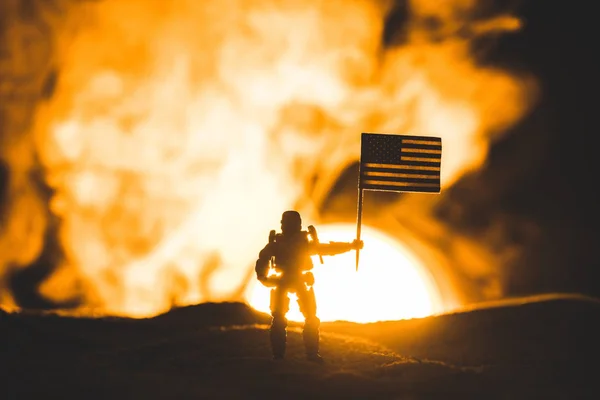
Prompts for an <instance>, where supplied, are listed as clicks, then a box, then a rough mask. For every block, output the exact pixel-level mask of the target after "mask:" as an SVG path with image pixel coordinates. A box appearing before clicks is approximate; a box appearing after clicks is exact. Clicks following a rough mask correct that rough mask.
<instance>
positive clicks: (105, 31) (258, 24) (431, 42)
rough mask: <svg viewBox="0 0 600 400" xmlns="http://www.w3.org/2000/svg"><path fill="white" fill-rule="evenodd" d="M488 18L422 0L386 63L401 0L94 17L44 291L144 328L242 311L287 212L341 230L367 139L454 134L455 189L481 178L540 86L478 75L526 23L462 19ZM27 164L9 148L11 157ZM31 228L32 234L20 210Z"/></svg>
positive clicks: (75, 91) (92, 7)
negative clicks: (232, 306) (215, 308)
mask: <svg viewBox="0 0 600 400" xmlns="http://www.w3.org/2000/svg"><path fill="white" fill-rule="evenodd" d="M434 5H435V6H434ZM474 7H475V2H474V1H465V0H462V1H458V0H455V1H447V2H443V4H442V5H440V4H439V2H437V1H425V0H413V1H411V2H410V10H411V16H410V19H409V21H408V22H407V25H406V29H407V32H408V35H407V38H406V41H405V42H404V43H402V44H398V45H391V46H387V47H385V46H384V45H383V44H382V40H381V37H382V31H383V27H384V22H385V18H386V15H387V14H388V13H389V11H390V7H389V4H388V2H380V1H366V0H353V1H342V0H332V1H327V2H323V1H316V0H315V1H295V0H289V1H283V2H282V1H275V0H260V1H243V0H238V1H236V0H232V1H228V2H198V1H193V0H178V1H171V2H164V1H159V0H127V1H121V0H103V1H98V2H90V3H88V4H86V3H83V4H79V5H74V6H73V7H72V9H70V10H69V12H68V14H66V15H65V16H64V22H63V24H62V28H61V29H60V31H59V32H60V35H59V36H58V37H57V39H56V43H55V44H56V46H55V54H54V58H55V60H56V65H57V68H58V70H59V75H58V76H59V79H58V81H57V85H56V89H55V92H54V95H53V96H52V97H51V98H50V99H49V100H48V101H47V102H45V103H43V104H40V105H39V106H38V108H37V112H36V115H35V126H34V128H33V135H34V136H33V138H34V142H33V143H34V144H33V146H34V148H35V153H36V155H37V156H38V158H39V162H40V163H41V164H42V167H43V170H44V171H45V181H46V183H47V184H48V185H49V186H50V187H51V188H52V189H53V194H52V198H51V200H50V203H49V207H50V211H51V214H52V215H54V216H56V217H57V218H58V220H59V221H60V229H59V233H58V235H59V240H60V244H61V247H62V250H63V251H64V259H63V260H62V262H61V265H60V269H59V272H58V273H55V274H54V275H52V276H51V277H50V278H49V279H48V280H47V281H45V282H44V283H43V284H42V285H41V287H40V291H41V293H42V294H43V295H44V296H46V297H48V298H50V299H54V300H56V299H64V298H69V296H71V297H75V296H80V295H82V294H81V293H80V292H81V291H83V295H82V296H83V303H84V305H86V306H92V307H96V308H98V309H103V310H105V311H106V312H110V313H116V314H125V315H131V316H140V317H141V316H148V315H153V314H156V313H159V312H163V311H165V310H167V309H168V308H169V307H171V306H172V305H174V304H177V305H183V304H191V303H196V302H201V301H218V300H224V299H232V298H240V297H241V296H242V295H243V292H244V288H245V285H246V283H247V279H248V277H249V273H252V265H253V262H254V260H255V258H256V254H257V251H258V250H259V249H260V248H262V246H263V245H264V243H265V240H266V237H267V235H268V232H269V230H270V229H274V228H276V227H277V226H278V225H279V218H280V215H281V212H282V211H283V210H285V209H289V208H296V209H298V210H299V211H300V212H301V213H302V215H303V217H304V218H305V219H307V220H313V221H315V222H317V223H318V222H319V221H320V220H322V218H323V216H321V215H320V214H319V205H320V202H321V201H322V200H323V197H324V196H325V195H326V193H327V192H328V190H329V189H330V188H331V186H332V184H333V182H334V180H335V179H336V177H337V175H338V174H339V172H340V171H341V170H342V169H343V168H344V167H346V166H348V165H350V164H351V163H352V162H354V161H356V160H357V159H358V156H359V154H358V152H359V143H358V142H359V137H360V132H394V133H404V134H414V135H435V136H441V137H442V138H443V141H444V158H443V161H442V163H443V164H442V174H443V175H442V185H443V187H448V186H449V185H451V184H452V183H453V182H455V181H456V180H457V179H458V178H459V177H460V176H461V175H462V174H464V173H465V172H466V171H469V170H472V169H475V168H478V167H479V166H480V165H481V164H482V163H483V162H484V160H485V158H486V152H487V149H488V146H489V143H490V139H491V138H492V137H493V136H494V135H497V134H500V133H502V131H503V130H504V129H505V128H507V127H508V126H510V125H511V124H513V123H514V122H515V121H517V120H518V119H519V118H520V117H521V116H522V115H523V113H524V112H526V111H527V109H528V107H529V105H530V92H531V89H532V87H531V85H530V81H529V80H528V79H525V78H521V77H516V76H512V75H510V74H508V73H507V72H504V71H501V70H496V69H493V68H489V67H482V66H479V65H477V64H476V62H475V61H474V60H473V59H472V57H471V56H470V52H469V49H470V44H471V39H472V38H474V37H477V35H481V34H485V33H486V32H489V31H497V30H512V29H518V27H519V20H518V19H517V18H515V17H512V16H501V18H499V19H491V20H486V21H476V22H472V21H469V20H467V19H466V17H462V18H463V20H460V18H458V17H457V15H466V14H464V13H462V12H461V11H465V10H470V9H473V8H474ZM432 17H435V18H436V20H438V21H439V22H440V32H436V35H437V36H438V38H437V39H436V38H434V37H433V36H432V34H431V29H430V28H428V27H427V24H426V23H424V21H426V20H427V19H428V18H432ZM459 25H460V26H459ZM458 27H465V28H472V29H470V33H471V34H470V35H466V36H465V35H459V34H457V33H456V32H457V28H458ZM439 37H441V38H443V40H440V39H439ZM15 151H18V147H16V146H12V145H6V146H4V149H3V153H2V154H3V159H9V158H8V157H7V154H11V153H14V152H15ZM9 162H11V161H9ZM12 196H14V198H13V202H14V203H15V204H26V203H23V202H27V201H29V202H30V203H31V204H32V207H37V206H35V204H38V203H39V198H40V196H39V195H37V194H35V193H31V192H27V191H20V192H19V191H17V190H14V191H13V193H12ZM27 199H28V200H27ZM36 201H37V202H38V203H35V202H36ZM11 215H12V217H11V218H14V219H15V220H18V219H24V218H29V217H27V216H26V215H27V213H26V212H21V211H20V209H19V207H18V206H15V208H13V211H12V214H11ZM9 226H13V225H9ZM15 229H17V228H15ZM32 232H34V231H32ZM13 233H14V232H13ZM34 233H35V234H36V235H37V236H36V237H37V238H38V239H40V240H41V234H40V233H38V231H35V232H34ZM9 234H12V233H10V232H9V233H8V234H6V235H9ZM6 235H5V236H6ZM38 242H39V240H38ZM2 243H4V244H5V245H6V241H5V240H4V239H3V241H2ZM37 244H39V243H37V242H36V243H32V244H31V247H30V249H31V251H34V252H38V253H39V251H40V250H39V245H37ZM36 246H37V247H36ZM0 253H2V254H7V253H4V252H0ZM29 259H31V257H29ZM73 280H79V281H81V282H83V284H80V285H77V284H74V283H72V282H71V281H73ZM70 282H71V283H70ZM82 287H83V289H82Z"/></svg>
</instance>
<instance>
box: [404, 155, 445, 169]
mask: <svg viewBox="0 0 600 400" xmlns="http://www.w3.org/2000/svg"><path fill="white" fill-rule="evenodd" d="M400 161H403V163H402V164H405V165H411V166H412V165H414V166H422V167H437V168H439V165H440V161H432V160H426V161H423V160H422V159H418V158H417V157H402V159H401V160H400Z"/></svg>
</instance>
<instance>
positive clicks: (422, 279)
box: [248, 224, 442, 323]
mask: <svg viewBox="0 0 600 400" xmlns="http://www.w3.org/2000/svg"><path fill="white" fill-rule="evenodd" d="M354 229H356V228H355V227H354V226H353V225H349V224H336V225H324V226H322V227H320V228H319V237H320V240H321V241H322V242H328V241H350V240H352V237H353V236H354V234H355V233H354V232H353V230H354ZM361 238H362V239H363V240H364V242H365V246H364V249H363V250H361V252H360V264H359V269H358V271H356V270H355V252H354V251H351V252H348V253H344V254H339V255H337V256H331V257H327V256H325V257H323V265H321V264H320V261H319V258H318V257H317V256H314V257H313V263H314V265H315V268H314V270H313V273H314V275H315V282H316V283H315V285H314V290H315V294H316V296H317V315H318V316H319V318H321V320H322V321H336V320H344V321H353V322H363V323H364V322H375V321H386V320H398V319H407V318H415V317H425V316H427V315H431V314H434V313H436V312H439V311H441V308H442V299H441V296H440V293H439V290H438V288H437V286H436V284H435V282H434V280H433V278H432V277H431V276H430V275H429V273H428V271H427V268H426V267H425V266H423V265H422V264H421V263H420V262H419V260H418V259H417V258H416V257H415V256H414V255H413V254H411V252H410V251H409V250H408V249H407V248H405V247H404V246H403V245H402V244H401V243H398V242H397V241H395V240H394V239H392V238H390V237H388V236H386V235H385V234H383V233H381V232H379V231H377V230H375V229H372V228H369V227H363V233H362V235H361ZM269 295H270V289H269V288H266V287H264V286H262V285H261V284H259V283H257V284H255V285H253V286H252V287H251V288H250V290H249V295H248V302H249V304H250V305H251V306H252V307H253V308H255V309H257V310H259V311H262V312H267V313H268V312H269ZM290 298H291V301H290V311H289V313H288V315H287V316H288V319H290V320H292V321H303V320H304V318H303V316H302V314H301V313H300V310H299V309H298V305H297V303H296V298H295V296H294V295H291V296H290Z"/></svg>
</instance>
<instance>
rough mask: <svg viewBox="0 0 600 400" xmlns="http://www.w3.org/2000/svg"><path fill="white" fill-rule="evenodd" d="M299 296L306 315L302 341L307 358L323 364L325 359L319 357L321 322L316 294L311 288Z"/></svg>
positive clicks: (299, 293) (301, 308) (299, 302)
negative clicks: (318, 315)
mask: <svg viewBox="0 0 600 400" xmlns="http://www.w3.org/2000/svg"><path fill="white" fill-rule="evenodd" d="M297 295H298V305H299V306H300V311H302V314H303V315H304V329H303V331H302V339H303V340H304V349H305V351H306V358H307V359H308V360H310V361H314V362H318V363H322V362H323V358H322V357H321V356H320V355H319V326H320V325H321V320H320V319H319V318H317V301H316V299H315V292H314V290H313V288H312V287H311V288H310V289H308V290H305V291H299V292H298V293H297Z"/></svg>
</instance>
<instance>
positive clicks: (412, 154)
mask: <svg viewBox="0 0 600 400" xmlns="http://www.w3.org/2000/svg"><path fill="white" fill-rule="evenodd" d="M400 156H401V157H402V158H403V159H404V158H409V157H420V158H428V159H429V160H427V161H433V160H436V161H441V159H442V155H441V154H428V153H418V152H415V151H404V150H402V151H401V152H400Z"/></svg>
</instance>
